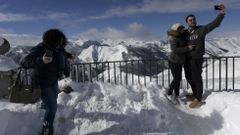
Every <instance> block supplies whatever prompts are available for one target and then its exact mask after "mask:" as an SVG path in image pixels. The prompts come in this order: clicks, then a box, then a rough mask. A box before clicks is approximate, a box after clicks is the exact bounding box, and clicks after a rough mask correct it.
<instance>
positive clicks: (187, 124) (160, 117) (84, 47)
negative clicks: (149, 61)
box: [0, 38, 240, 135]
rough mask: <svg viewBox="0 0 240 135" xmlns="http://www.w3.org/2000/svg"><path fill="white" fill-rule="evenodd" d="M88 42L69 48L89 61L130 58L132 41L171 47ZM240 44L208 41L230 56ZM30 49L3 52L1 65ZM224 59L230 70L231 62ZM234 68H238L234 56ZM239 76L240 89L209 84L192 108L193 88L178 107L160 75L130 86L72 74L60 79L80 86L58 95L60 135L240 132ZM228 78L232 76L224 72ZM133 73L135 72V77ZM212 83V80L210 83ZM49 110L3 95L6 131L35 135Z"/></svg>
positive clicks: (0, 130)
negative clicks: (81, 79) (86, 79)
mask: <svg viewBox="0 0 240 135" xmlns="http://www.w3.org/2000/svg"><path fill="white" fill-rule="evenodd" d="M84 43H86V41H82V40H78V41H76V42H75V43H74V42H73V43H72V44H71V45H70V46H68V48H67V49H68V50H70V51H72V52H74V53H75V54H76V56H78V57H79V58H78V60H80V61H83V62H90V61H110V60H124V59H125V57H122V56H123V55H122V52H125V53H126V55H127V56H128V57H127V59H128V58H131V59H135V58H138V57H137V56H136V55H135V54H134V55H133V52H131V53H129V46H130V45H131V46H132V47H133V48H135V49H136V48H137V49H138V48H144V49H146V50H152V52H154V51H156V50H157V49H161V51H162V52H164V53H165V52H167V50H168V48H167V47H168V46H166V45H165V43H163V42H160V41H152V42H140V41H134V40H130V41H124V42H123V41H111V40H103V41H99V44H100V46H99V44H98V43H96V42H88V44H84ZM92 43H94V44H92ZM223 43H224V44H223ZM239 43H240V41H239V38H232V39H224V38H221V39H218V40H217V39H212V40H210V41H207V46H208V47H209V46H210V47H211V48H210V47H209V48H210V49H209V50H210V51H209V52H212V54H216V55H223V56H230V55H238V53H236V52H237V50H239ZM80 44H81V45H80ZM225 45H226V47H224V46H225ZM133 50H134V49H133ZM146 50H144V51H143V52H145V51H146ZM223 50H228V51H226V52H225V51H223ZM26 52H27V50H26V49H21V48H17V47H16V48H15V49H12V52H10V53H9V54H8V55H7V56H8V57H7V56H0V69H1V70H2V71H6V70H11V69H15V68H17V67H18V65H17V64H15V63H14V62H13V60H12V59H15V60H17V61H19V59H21V58H22V57H23V56H24V55H26V54H25V53H26ZM140 52H141V51H139V52H137V53H140ZM143 52H141V54H143ZM22 53H24V54H22ZM20 54H22V55H23V56H21V55H20ZM140 58H143V57H140ZM237 61H238V60H237V59H236V65H235V69H238V67H239V66H240V65H239V64H238V62H237ZM221 64H222V69H223V70H224V69H225V63H224V62H222V63H221ZM214 66H215V70H214V74H215V76H216V79H218V78H217V77H218V67H219V62H218V61H215V62H214ZM118 70H119V69H117V73H119V72H118ZM228 70H229V71H231V70H232V62H231V61H229V69H228ZM205 71H206V68H204V69H203V76H205ZM110 72H111V74H112V72H113V70H112V69H110ZM164 72H166V71H164ZM208 73H209V77H210V78H209V79H211V74H212V64H210V65H209V66H208ZM161 74H162V73H160V74H159V76H161ZM118 76H119V74H117V77H118ZM123 76H125V75H124V74H123ZM234 76H235V77H236V80H235V83H236V84H235V91H232V90H231V89H229V91H212V90H210V89H207V88H204V94H203V99H204V100H205V101H206V104H205V105H204V106H202V107H201V108H198V109H190V108H189V107H188V105H189V102H187V100H186V99H185V98H184V95H185V94H186V93H189V92H191V89H186V88H184V89H181V90H180V98H181V105H180V106H176V105H173V104H171V103H169V101H168V100H167V99H166V98H165V95H164V94H165V91H166V90H167V88H164V87H162V86H160V85H157V84H155V81H156V80H154V79H153V80H152V81H149V80H150V79H149V78H148V77H147V78H146V80H147V82H146V83H147V84H148V85H147V86H144V83H143V82H142V80H140V81H141V85H137V84H134V85H131V86H126V85H120V84H119V83H118V84H112V83H102V82H93V83H76V82H73V81H72V80H71V79H69V78H67V79H64V80H61V81H59V88H60V89H61V88H63V87H64V86H67V85H69V86H71V87H72V88H73V89H74V91H73V92H71V93H70V94H66V93H63V92H61V93H59V94H58V99H57V101H58V110H57V114H56V118H55V122H54V126H55V135H238V134H239V132H240V118H239V117H238V115H239V112H240V91H239V89H240V79H239V77H240V72H239V71H238V70H236V72H235V75H234ZM99 77H101V76H99ZM222 77H223V78H225V77H226V76H225V74H224V73H223V74H222ZM232 77H233V75H232V74H229V76H228V78H229V80H230V82H229V88H231V87H232V86H231V85H232V82H231V81H232ZM111 78H113V76H111ZM131 78H132V76H129V82H131ZM134 78H137V77H136V76H134ZM159 78H161V77H159ZM136 80H137V79H136ZM123 81H124V80H123ZM211 87H212V84H211V81H209V88H211ZM216 88H218V87H217V86H216ZM43 114H44V110H42V109H40V102H38V103H36V104H33V105H24V104H14V103H10V102H9V101H8V100H7V99H0V125H1V126H0V135H15V134H17V135H35V134H37V133H38V132H40V130H41V126H42V119H43ZM16 132H17V133H16Z"/></svg>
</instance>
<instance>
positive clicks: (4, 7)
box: [0, 4, 8, 10]
mask: <svg viewBox="0 0 240 135" xmlns="http://www.w3.org/2000/svg"><path fill="white" fill-rule="evenodd" d="M7 7H8V5H7V4H1V5H0V10H4V9H6V8H7Z"/></svg>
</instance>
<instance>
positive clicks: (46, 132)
mask: <svg viewBox="0 0 240 135" xmlns="http://www.w3.org/2000/svg"><path fill="white" fill-rule="evenodd" d="M40 135H53V127H50V126H49V123H48V122H44V123H43V128H42V132H41V133H40Z"/></svg>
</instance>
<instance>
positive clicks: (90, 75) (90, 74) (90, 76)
mask: <svg viewBox="0 0 240 135" xmlns="http://www.w3.org/2000/svg"><path fill="white" fill-rule="evenodd" d="M89 78H90V82H92V64H91V63H89Z"/></svg>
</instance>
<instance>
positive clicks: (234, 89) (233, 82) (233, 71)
mask: <svg viewBox="0 0 240 135" xmlns="http://www.w3.org/2000/svg"><path fill="white" fill-rule="evenodd" d="M232 85H233V90H235V88H234V85H235V58H234V57H233V84H232Z"/></svg>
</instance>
